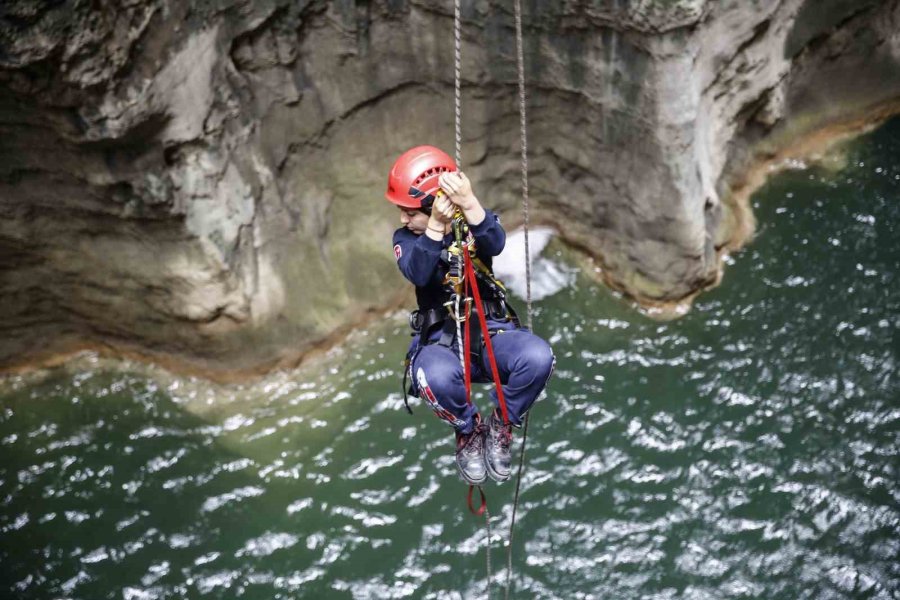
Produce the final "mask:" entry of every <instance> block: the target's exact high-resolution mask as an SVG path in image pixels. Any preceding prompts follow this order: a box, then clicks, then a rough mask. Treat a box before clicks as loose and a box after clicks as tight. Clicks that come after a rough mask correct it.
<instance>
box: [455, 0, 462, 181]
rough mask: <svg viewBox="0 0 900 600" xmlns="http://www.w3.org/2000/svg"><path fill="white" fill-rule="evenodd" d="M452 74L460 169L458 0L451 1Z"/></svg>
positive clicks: (459, 164) (460, 23) (457, 162)
mask: <svg viewBox="0 0 900 600" xmlns="http://www.w3.org/2000/svg"><path fill="white" fill-rule="evenodd" d="M453 38H454V42H455V43H454V46H453V50H454V52H453V75H454V92H455V95H454V100H455V102H454V105H453V109H454V110H453V112H454V116H455V117H456V121H455V123H454V124H455V126H456V168H457V169H459V170H460V171H462V110H461V109H460V98H459V87H460V86H459V80H460V76H459V73H460V71H461V70H462V20H461V19H460V16H459V0H454V3H453Z"/></svg>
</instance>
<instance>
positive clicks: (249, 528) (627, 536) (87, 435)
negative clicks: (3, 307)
mask: <svg viewBox="0 0 900 600" xmlns="http://www.w3.org/2000/svg"><path fill="white" fill-rule="evenodd" d="M897 156H900V121H898V120H895V121H893V122H892V123H889V124H888V125H887V126H885V127H883V128H881V129H880V130H879V131H877V132H876V133H874V134H872V135H869V136H867V137H865V138H864V139H862V140H859V141H857V142H855V143H854V144H853V145H852V146H851V147H850V148H849V149H848V151H847V166H846V168H844V169H843V170H840V171H838V172H825V171H819V170H816V169H805V170H796V171H791V172H787V173H785V174H782V175H779V176H777V177H776V178H775V179H773V180H772V181H771V182H770V183H769V184H768V185H767V186H766V187H765V188H764V189H763V190H761V191H760V192H759V193H758V194H756V196H755V197H754V202H755V207H756V212H757V216H758V218H759V222H760V224H761V226H760V231H759V235H758V237H757V239H756V240H755V241H754V242H753V243H752V244H751V245H750V246H749V247H748V248H747V249H746V250H744V251H743V252H741V253H739V254H737V255H736V256H733V257H732V258H730V259H729V263H730V264H729V266H728V268H727V271H726V275H725V280H724V283H723V285H722V286H721V287H720V288H718V289H716V290H714V291H712V292H710V293H707V294H704V295H703V296H701V297H700V299H699V301H698V302H697V304H696V305H695V307H694V310H693V311H692V312H691V313H690V314H689V315H687V316H686V317H684V318H682V319H680V320H678V321H674V322H669V323H657V322H654V321H651V320H649V319H647V318H645V317H643V316H641V315H639V314H637V313H635V312H634V311H633V310H631V309H630V308H629V307H627V306H626V305H624V304H623V303H622V302H621V301H619V300H617V299H616V298H614V297H613V296H612V295H611V294H609V293H608V292H607V291H606V290H605V289H604V288H602V287H599V286H597V285H596V284H594V283H592V282H591V280H590V279H589V278H587V277H586V276H585V275H584V274H579V275H578V277H577V279H576V284H575V285H574V286H571V287H568V288H565V289H563V290H562V291H560V292H559V293H557V294H555V295H553V296H551V297H548V298H546V299H545V300H542V301H540V302H538V303H537V304H536V306H535V308H536V312H535V324H536V329H537V331H538V332H539V333H540V334H542V335H544V336H545V337H546V338H548V339H549V340H551V342H552V344H553V346H554V348H555V351H556V354H557V357H558V360H559V363H558V370H557V373H556V375H555V377H554V379H553V380H552V382H551V385H550V388H549V390H548V394H547V396H546V397H545V398H544V399H543V400H542V401H541V403H539V404H538V405H537V406H536V408H535V409H534V411H533V414H532V426H531V429H530V431H529V440H528V455H529V457H530V458H529V462H528V470H527V473H526V476H525V478H524V481H523V494H522V497H521V500H520V507H519V515H518V522H517V527H516V535H515V539H514V543H513V552H514V571H515V576H514V586H515V587H514V590H513V594H512V597H515V598H561V599H562V598H565V599H568V598H598V599H599V598H604V599H606V598H616V599H618V598H625V599H630V598H652V599H669V598H673V599H674V598H690V599H718V598H760V599H770V598H785V599H796V598H810V599H813V598H814V599H822V598H824V599H828V598H877V599H888V598H897V597H898V595H900V566H898V565H900V562H898V561H897V557H898V556H900V526H898V525H900V484H898V478H897V466H898V461H897V455H898V451H900V448H898V445H900V427H898V420H900V401H898V396H900V386H898V383H897V380H896V374H897V368H896V365H897V358H898V350H900V348H898V343H897V331H898V325H900V320H898V314H900V313H898V309H900V289H898V286H897V281H896V279H897V273H898V265H900V244H898V239H900V238H898V231H897V229H898V225H897V224H898V222H900V203H898V197H900V166H898V164H897V162H896V157H897ZM548 252H549V255H550V257H551V258H556V259H557V260H563V259H564V258H565V257H564V256H563V254H564V253H562V252H561V251H560V250H559V249H554V247H553V246H552V245H551V246H550V249H549V250H548ZM554 253H555V255H556V256H554ZM573 264H574V263H573ZM407 342H408V336H407V334H406V329H405V325H404V320H403V317H402V315H397V316H396V317H394V318H392V319H389V320H387V321H386V322H385V323H383V324H381V325H379V326H377V327H374V328H372V329H370V330H367V331H363V332H359V333H358V334H357V335H356V336H354V338H353V339H352V340H350V341H349V342H348V344H347V345H346V346H344V347H343V348H341V349H337V350H335V351H334V352H332V353H331V355H330V356H329V357H328V358H327V360H326V361H325V362H324V363H319V364H317V365H313V366H310V367H307V368H305V369H303V370H300V371H297V372H295V373H282V374H277V375H274V376H272V377H270V378H268V379H266V380H265V381H262V382H259V383H255V384H253V385H248V386H244V387H240V388H238V387H218V386H212V385H210V384H207V383H204V382H202V381H195V380H191V379H184V378H176V377H173V376H170V375H167V374H165V373H162V372H158V371H155V370H153V369H151V368H148V367H144V366H140V365H134V364H130V363H111V362H108V361H100V360H97V359H95V358H92V357H90V356H88V357H84V358H81V359H78V360H76V361H74V362H73V363H71V364H70V365H67V366H66V367H63V368H58V369H54V370H49V371H44V372H41V373H38V374H34V375H29V376H26V377H11V378H7V379H6V380H4V381H3V382H2V383H0V457H2V461H0V597H4V598H84V599H97V598H124V599H140V598H201V597H202V598H259V599H264V598H265V599H271V598H403V597H409V598H471V597H483V596H484V594H485V583H486V581H485V556H484V542H485V540H484V535H485V531H484V522H483V520H479V519H476V518H474V517H472V516H471V515H470V514H469V513H468V512H467V510H466V508H465V498H464V493H465V488H464V487H463V485H462V484H461V483H460V482H459V480H458V478H457V475H456V473H455V470H454V468H453V463H452V449H453V441H452V435H451V433H450V430H449V429H448V428H447V427H446V426H445V425H444V424H442V423H440V422H438V421H437V419H435V418H434V417H433V416H432V415H431V414H430V413H429V412H428V411H427V409H425V408H423V407H422V406H420V405H418V404H416V405H415V409H414V410H415V413H416V414H415V415H414V416H413V417H410V416H408V415H406V414H405V412H404V411H403V409H402V402H401V400H400V396H399V387H400V386H399V381H398V378H397V375H398V371H399V369H398V367H399V361H400V359H401V357H402V354H403V350H404V349H405V346H406V344H407ZM485 398H486V396H485V394H484V391H482V392H481V394H480V402H481V403H482V405H484V404H485V403H486V399H485ZM517 443H518V441H517ZM517 447H518V446H515V447H514V449H517ZM512 492H513V488H512V485H510V484H506V485H503V486H497V485H493V484H492V485H490V486H489V487H488V488H487V493H488V499H489V503H490V507H491V511H492V513H493V515H494V518H493V521H492V524H493V533H494V539H493V547H494V552H493V555H492V558H493V566H494V573H495V577H496V579H495V584H494V597H502V588H501V583H502V580H503V579H504V573H503V572H502V571H501V566H502V564H505V549H503V548H502V547H501V545H502V540H503V539H504V538H505V537H506V530H507V528H508V526H509V514H510V504H511V500H512Z"/></svg>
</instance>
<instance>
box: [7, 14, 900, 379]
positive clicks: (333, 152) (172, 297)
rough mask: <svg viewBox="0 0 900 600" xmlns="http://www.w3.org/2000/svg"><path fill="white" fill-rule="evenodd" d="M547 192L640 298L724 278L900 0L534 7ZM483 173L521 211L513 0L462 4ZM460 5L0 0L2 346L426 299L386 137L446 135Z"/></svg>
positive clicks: (294, 351)
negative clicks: (773, 187) (770, 184)
mask: <svg viewBox="0 0 900 600" xmlns="http://www.w3.org/2000/svg"><path fill="white" fill-rule="evenodd" d="M523 10H524V21H525V63H526V64H525V69H526V78H527V84H528V93H529V97H528V111H529V160H530V166H531V171H530V188H531V199H532V200H531V201H532V204H531V213H532V219H533V221H534V222H535V223H545V224H552V225H555V226H556V227H557V228H558V230H559V233H560V235H561V236H562V237H563V238H564V239H566V240H567V241H569V242H570V243H572V244H575V245H577V246H579V247H580V248H582V249H584V250H586V251H587V252H589V253H591V254H592V255H594V256H595V257H596V258H598V259H599V260H600V262H601V264H602V265H603V266H604V271H605V275H606V277H607V279H608V280H609V281H610V282H611V283H612V284H613V285H614V286H616V287H619V288H620V289H623V290H624V291H625V292H627V293H628V294H629V295H631V296H633V297H635V298H638V299H639V300H642V301H645V302H668V301H677V300H679V299H682V298H685V297H689V296H691V295H692V294H694V293H696V292H697V291H698V290H700V289H702V288H703V287H704V286H707V285H709V284H710V283H712V282H714V281H715V280H716V278H717V276H718V274H719V270H720V254H721V252H720V251H721V249H722V248H724V247H727V246H728V245H729V244H731V245H734V244H736V243H737V241H736V240H737V237H740V236H741V235H743V234H741V233H739V232H742V231H744V232H745V231H746V229H747V227H746V222H747V220H748V218H749V217H748V216H747V215H745V214H744V213H743V211H741V210H738V209H739V208H740V207H739V206H738V205H737V204H735V203H734V202H733V200H732V194H731V190H732V188H733V187H734V186H735V185H737V184H738V182H740V181H741V177H742V176H743V174H744V173H745V172H746V171H747V170H748V169H749V168H750V167H751V166H752V165H753V164H754V163H756V162H758V161H759V160H761V159H762V158H765V157H768V156H772V155H774V154H775V153H777V151H778V149H779V148H782V147H785V146H787V145H789V144H790V143H791V142H792V140H795V139H797V138H799V137H801V136H804V135H808V134H810V133H811V132H814V131H816V130H817V129H820V128H823V127H827V126H829V125H832V124H834V123H839V122H841V121H844V120H848V119H853V118H864V117H865V116H866V115H867V114H871V113H872V112H873V111H876V110H880V111H884V110H886V109H885V107H888V109H887V110H889V109H890V107H893V106H894V105H895V104H896V103H897V102H898V99H900V34H898V32H900V0H669V1H662V0H632V1H628V0H594V1H588V0H566V1H561V2H541V1H535V0H532V1H528V0H526V1H525V2H523ZM462 13H463V68H462V76H463V99H462V105H463V168H464V169H465V170H466V171H467V173H468V175H469V176H470V177H471V178H472V180H473V181H474V182H475V186H476V192H477V193H478V195H479V197H480V198H481V199H482V201H483V202H484V203H485V204H486V205H488V206H490V207H493V208H495V209H497V210H498V211H499V212H500V213H501V214H503V215H504V216H505V222H507V223H510V224H512V223H515V221H516V220H517V218H518V211H519V188H518V185H519V148H518V132H519V122H518V112H517V111H518V96H517V88H516V84H517V75H516V68H515V66H516V61H515V37H514V30H513V17H512V2H511V0H510V1H502V2H501V1H499V0H498V1H493V0H491V1H487V0H466V1H463V2H462ZM452 95H453V19H452V3H451V2H449V1H443V2H438V1H436V0H355V1H354V0H340V1H334V2H323V1H316V0H293V1H286V0H284V1H280V0H269V1H256V2H246V1H238V0H216V1H213V0H197V1H193V2H175V1H171V0H130V1H127V2H112V1H109V0H95V1H88V0H64V1H50V0H7V1H6V2H4V3H3V4H2V6H0V304H2V306H0V308H2V314H3V319H2V338H0V366H2V367H10V366H15V365H21V364H25V363H27V362H29V361H32V360H37V359H40V358H42V357H47V356H50V355H53V354H56V353H60V352H66V351H69V350H71V349H74V348H78V347H83V346H94V347H96V346H101V347H107V348H112V349H114V350H117V351H121V352H135V353H139V354H143V355H149V356H152V357H156V358H158V359H160V360H165V361H168V362H169V363H170V364H175V365H182V364H183V365H186V366H187V365H189V366H190V367H191V368H196V369H200V370H205V371H208V372H211V373H218V374H223V373H229V372H244V371H248V370H252V369H255V368H265V367H270V366H273V365H278V364H285V363H286V362H289V361H291V360H293V359H294V358H296V357H298V356H300V355H301V354H302V353H303V352H305V351H308V350H309V349H311V348H313V347H314V346H316V345H318V344H321V343H322V342H323V340H326V339H328V338H329V337H330V336H332V335H334V334H335V332H339V331H342V330H345V329H347V328H348V327H350V326H352V324H353V323H356V322H358V321H359V320H360V319H361V318H362V317H363V316H364V315H365V314H367V313H369V312H372V311H377V310H380V309H383V308H384V307H386V306H389V305H392V304H396V303H398V302H403V301H408V299H409V298H410V296H409V295H408V294H405V293H404V292H403V290H404V289H406V288H407V287H408V285H407V284H406V282H405V281H403V279H402V277H401V276H400V274H399V272H398V271H397V269H396V267H395V265H394V261H393V255H392V253H391V249H390V237H391V233H392V231H393V229H394V228H395V226H396V225H397V215H396V214H395V212H396V211H395V210H393V209H392V208H391V207H390V206H389V205H388V204H387V202H385V201H384V200H383V199H382V190H383V187H384V185H385V176H386V173H387V170H388V168H389V166H390V164H391V162H392V160H393V158H394V157H395V156H396V155H397V154H399V153H400V152H402V151H403V150H405V149H406V148H408V147H410V146H412V145H416V144H420V143H430V144H435V145H440V146H444V147H445V148H447V149H448V150H450V151H452V146H453V108H452Z"/></svg>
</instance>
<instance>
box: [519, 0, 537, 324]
mask: <svg viewBox="0 0 900 600" xmlns="http://www.w3.org/2000/svg"><path fill="white" fill-rule="evenodd" d="M515 4H516V62H517V66H518V70H519V133H520V137H521V140H522V141H521V147H522V213H523V216H524V221H523V230H524V232H525V296H526V302H527V307H526V314H527V315H528V329H532V325H533V323H532V317H531V252H530V250H529V246H528V130H527V125H526V119H525V59H524V52H523V50H522V3H521V0H515Z"/></svg>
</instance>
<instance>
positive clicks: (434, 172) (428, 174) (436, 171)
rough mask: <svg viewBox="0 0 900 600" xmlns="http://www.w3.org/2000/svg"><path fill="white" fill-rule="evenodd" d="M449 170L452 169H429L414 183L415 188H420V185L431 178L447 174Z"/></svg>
mask: <svg viewBox="0 0 900 600" xmlns="http://www.w3.org/2000/svg"><path fill="white" fill-rule="evenodd" d="M449 170H450V169H448V168H447V167H432V168H430V169H428V170H427V171H425V172H424V173H422V174H421V175H419V176H418V177H416V180H415V181H414V182H413V187H416V186H418V185H419V184H420V183H422V182H423V181H425V180H426V179H428V178H429V177H432V176H434V175H437V174H439V173H446V172H447V171H449Z"/></svg>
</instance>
